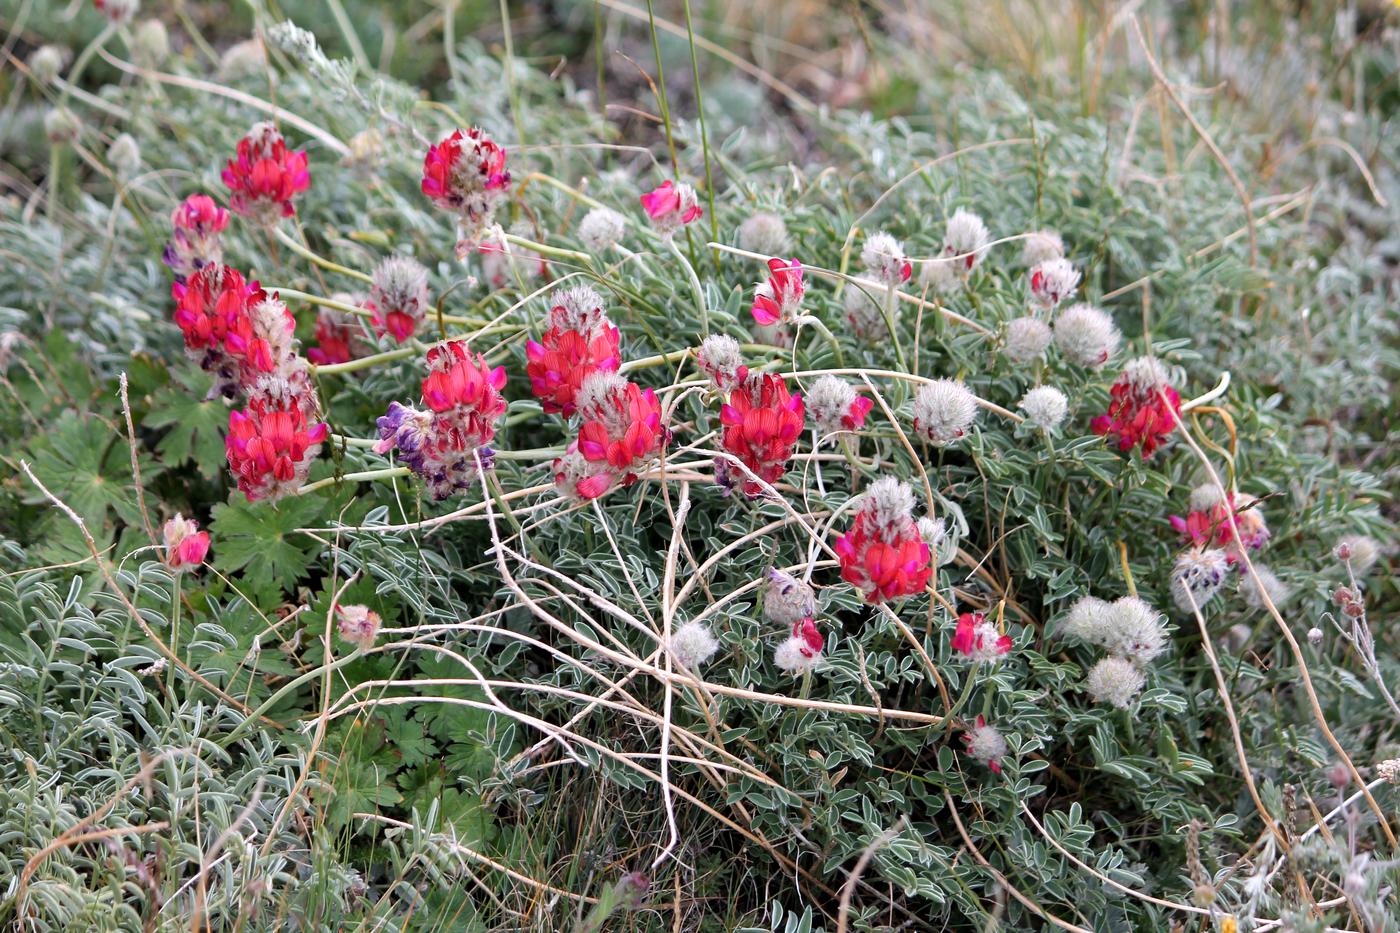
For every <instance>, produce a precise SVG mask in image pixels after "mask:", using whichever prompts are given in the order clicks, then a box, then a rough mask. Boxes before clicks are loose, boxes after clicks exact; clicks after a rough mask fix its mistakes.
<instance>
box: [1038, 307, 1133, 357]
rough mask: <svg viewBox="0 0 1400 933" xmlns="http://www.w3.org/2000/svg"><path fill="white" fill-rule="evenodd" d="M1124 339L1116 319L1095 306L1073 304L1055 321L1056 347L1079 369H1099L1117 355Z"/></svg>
mask: <svg viewBox="0 0 1400 933" xmlns="http://www.w3.org/2000/svg"><path fill="white" fill-rule="evenodd" d="M1122 340H1123V335H1122V334H1120V333H1119V332H1118V326H1117V325H1116V324H1114V323H1113V318H1111V317H1109V316H1108V315H1107V314H1106V313H1104V312H1103V311H1101V310H1099V309H1098V308H1095V307H1094V306H1093V305H1088V304H1076V305H1070V306H1069V307H1068V308H1066V309H1065V310H1063V311H1061V312H1060V316H1059V317H1057V318H1056V319H1055V346H1057V347H1059V348H1060V355H1061V356H1063V357H1064V358H1065V359H1066V360H1068V361H1069V362H1071V363H1074V364H1075V365H1076V366H1087V367H1089V368H1090V369H1098V368H1099V367H1100V366H1102V365H1103V364H1105V363H1107V362H1108V361H1109V358H1110V357H1112V356H1113V354H1115V353H1117V352H1118V345H1119V344H1120V343H1121V342H1122Z"/></svg>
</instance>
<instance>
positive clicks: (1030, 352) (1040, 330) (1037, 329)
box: [1004, 317, 1051, 363]
mask: <svg viewBox="0 0 1400 933" xmlns="http://www.w3.org/2000/svg"><path fill="white" fill-rule="evenodd" d="M1050 338H1051V334H1050V325H1049V324H1046V323H1045V322H1044V321H1042V320H1041V319H1040V318H1036V317H1018V318H1016V319H1015V320H1014V321H1012V322H1011V323H1010V324H1007V325H1006V347H1005V350H1004V352H1005V353H1006V356H1007V358H1008V359H1010V360H1011V361H1012V362H1014V363H1030V362H1032V361H1034V360H1038V359H1040V358H1041V357H1042V356H1044V355H1045V348H1046V347H1048V346H1050Z"/></svg>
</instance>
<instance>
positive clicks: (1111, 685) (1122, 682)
mask: <svg viewBox="0 0 1400 933" xmlns="http://www.w3.org/2000/svg"><path fill="white" fill-rule="evenodd" d="M1146 682H1147V677H1146V676H1145V675H1144V674H1143V673H1142V671H1140V670H1138V669H1137V666H1136V665H1134V664H1133V663H1132V662H1131V661H1126V660H1124V659H1123V658H1104V659H1103V660H1101V661H1099V663H1097V664H1095V665H1094V666H1093V667H1092V668H1090V670H1089V675H1088V676H1087V677H1085V678H1084V686H1085V688H1086V689H1087V690H1088V691H1089V695H1090V696H1091V697H1093V698H1094V702H1095V703H1108V704H1110V705H1112V706H1116V707H1118V708H1119V709H1127V708H1128V707H1129V706H1131V705H1132V702H1133V700H1134V699H1136V698H1137V695H1138V694H1139V693H1141V692H1142V688H1143V685H1144V684H1145V683H1146Z"/></svg>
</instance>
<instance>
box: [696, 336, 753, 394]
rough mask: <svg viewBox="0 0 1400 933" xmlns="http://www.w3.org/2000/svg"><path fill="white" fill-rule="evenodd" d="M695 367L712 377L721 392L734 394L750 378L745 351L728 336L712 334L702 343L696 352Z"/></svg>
mask: <svg viewBox="0 0 1400 933" xmlns="http://www.w3.org/2000/svg"><path fill="white" fill-rule="evenodd" d="M695 365H696V366H698V367H700V370H701V371H702V372H704V373H705V375H707V376H709V377H710V383H711V384H712V385H714V387H715V389H716V390H718V391H719V392H732V391H733V390H734V389H736V388H738V386H739V384H740V383H742V382H743V381H744V379H745V378H746V377H747V376H748V371H749V370H748V367H747V366H745V365H744V351H743V348H741V347H740V346H739V341H737V340H735V339H734V338H733V337H731V336H729V335H728V334H711V335H710V336H708V337H706V338H705V339H704V340H702V341H701V342H700V349H698V350H696V351H695Z"/></svg>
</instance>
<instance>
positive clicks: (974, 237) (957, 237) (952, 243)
mask: <svg viewBox="0 0 1400 933" xmlns="http://www.w3.org/2000/svg"><path fill="white" fill-rule="evenodd" d="M991 240H992V236H991V234H990V233H988V232H987V225H986V224H985V223H983V222H982V218H981V217H979V216H978V215H977V214H974V213H973V212H972V211H969V210H967V209H966V208H962V207H960V208H958V209H957V210H956V211H954V212H953V216H952V217H949V218H948V227H947V229H946V230H945V231H944V232H943V255H944V256H957V257H960V258H959V259H958V261H957V262H956V263H954V264H953V267H954V268H956V269H959V270H960V271H962V270H966V272H971V271H972V270H973V269H974V268H976V266H977V264H978V263H980V262H981V261H982V260H983V259H984V258H986V255H987V244H988V243H990V242H991ZM969 259H970V260H971V262H968V260H969Z"/></svg>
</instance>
